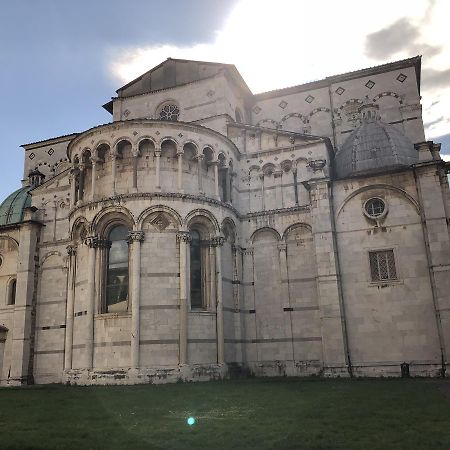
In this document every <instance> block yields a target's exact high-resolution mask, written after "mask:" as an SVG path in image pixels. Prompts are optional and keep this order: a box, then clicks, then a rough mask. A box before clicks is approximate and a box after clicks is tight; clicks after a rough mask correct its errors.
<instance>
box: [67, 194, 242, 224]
mask: <svg viewBox="0 0 450 450" xmlns="http://www.w3.org/2000/svg"><path fill="white" fill-rule="evenodd" d="M141 198H150V199H153V198H154V199H164V198H166V199H171V200H193V201H197V202H199V203H209V204H211V205H216V206H221V207H223V208H226V209H228V210H230V211H232V212H233V213H234V215H235V216H236V217H238V218H239V217H240V216H239V213H238V211H237V210H236V209H235V208H233V206H231V205H230V204H229V203H225V202H221V201H220V200H216V199H213V198H211V197H205V196H202V195H193V194H181V193H179V192H142V193H139V192H135V193H130V194H120V195H116V196H114V197H108V198H103V199H99V200H94V201H90V202H86V203H81V204H80V205H76V206H74V207H73V209H72V210H71V211H70V212H69V219H71V218H72V216H73V215H74V214H75V213H76V212H77V211H78V210H82V209H84V208H88V209H89V208H91V207H92V206H95V205H100V204H104V203H112V204H117V203H119V204H121V203H122V202H123V201H124V200H133V199H141ZM103 206H110V205H103Z"/></svg>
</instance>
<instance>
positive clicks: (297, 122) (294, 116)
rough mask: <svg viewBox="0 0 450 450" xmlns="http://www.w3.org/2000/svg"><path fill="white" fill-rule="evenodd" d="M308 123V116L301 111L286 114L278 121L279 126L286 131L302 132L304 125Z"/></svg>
mask: <svg viewBox="0 0 450 450" xmlns="http://www.w3.org/2000/svg"><path fill="white" fill-rule="evenodd" d="M308 123H309V118H308V117H307V116H304V115H303V114H301V113H290V114H286V115H285V116H284V117H283V118H282V119H281V121H280V128H282V129H283V130H286V131H295V132H298V133H303V132H304V128H305V126H306V125H307V124H308Z"/></svg>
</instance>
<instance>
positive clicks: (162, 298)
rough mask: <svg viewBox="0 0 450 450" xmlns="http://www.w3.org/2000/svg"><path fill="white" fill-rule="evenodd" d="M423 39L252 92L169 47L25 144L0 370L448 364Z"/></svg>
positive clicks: (449, 235) (173, 372) (449, 303)
mask: <svg viewBox="0 0 450 450" xmlns="http://www.w3.org/2000/svg"><path fill="white" fill-rule="evenodd" d="M420 75H421V59H420V57H419V56H418V57H414V58H410V59H406V60H402V61H398V62H393V63H389V64H384V65H381V66H377V67H371V68H367V69H362V70H358V71H355V72H349V73H344V74H341V75H334V76H329V77H327V78H324V79H322V80H319V81H313V82H309V83H306V84H302V85H298V86H293V87H287V88H283V89H278V90H274V91H270V92H264V93H261V94H253V93H252V92H251V91H250V89H249V88H248V86H247V85H246V83H245V81H244V80H243V78H242V77H241V75H240V74H239V72H238V71H237V69H236V67H235V66H234V65H231V64H219V63H211V62H201V61H190V60H181V59H172V58H169V59H167V60H166V61H164V62H163V63H161V64H160V65H159V66H157V67H155V68H153V69H151V70H150V71H148V72H146V73H144V74H143V75H141V76H140V77H138V78H137V79H135V80H133V81H131V82H130V83H128V84H126V85H125V86H123V87H121V88H120V89H118V90H117V91H116V94H117V95H115V96H114V97H112V99H111V100H110V101H109V102H108V103H106V104H105V105H103V108H105V109H106V110H107V111H108V112H109V113H110V114H111V115H112V121H111V122H110V123H107V124H104V125H98V126H95V127H93V128H91V129H89V130H86V131H82V132H80V133H74V134H70V135H65V136H59V137H54V138H49V139H46V140H44V141H40V142H34V143H30V144H26V145H23V146H22V147H23V150H24V161H25V162H24V171H23V180H22V187H21V188H20V189H18V190H17V191H15V192H13V193H12V194H11V195H10V196H8V197H7V198H6V200H4V201H3V202H2V203H1V206H0V385H21V384H33V383H69V384H83V385H87V384H134V383H163V382H175V381H180V380H185V381H196V380H208V379H218V378H225V377H235V376H243V375H246V374H252V375H255V376H278V375H281V376H304V375H320V376H342V377H348V376H355V377H358V376H402V375H403V376H408V375H410V376H430V377H436V376H448V375H449V373H450V229H449V227H450V192H449V185H448V179H447V174H448V172H449V170H450V163H448V162H445V161H443V160H442V159H441V157H440V154H439V151H440V144H437V143H434V142H432V141H425V135H424V126H423V121H422V107H421V104H420V99H421V93H420Z"/></svg>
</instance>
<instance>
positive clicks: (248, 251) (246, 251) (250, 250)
mask: <svg viewBox="0 0 450 450" xmlns="http://www.w3.org/2000/svg"><path fill="white" fill-rule="evenodd" d="M242 254H243V255H253V247H247V248H243V249H242Z"/></svg>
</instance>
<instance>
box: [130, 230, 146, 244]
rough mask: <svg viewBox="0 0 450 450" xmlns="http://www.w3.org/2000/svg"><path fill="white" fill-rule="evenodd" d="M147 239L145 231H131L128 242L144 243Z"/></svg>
mask: <svg viewBox="0 0 450 450" xmlns="http://www.w3.org/2000/svg"><path fill="white" fill-rule="evenodd" d="M144 239H145V233H144V232H143V231H130V232H129V233H128V238H127V242H128V243H131V242H133V241H136V242H143V241H144Z"/></svg>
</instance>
